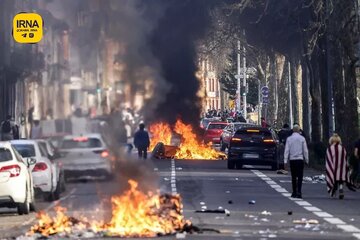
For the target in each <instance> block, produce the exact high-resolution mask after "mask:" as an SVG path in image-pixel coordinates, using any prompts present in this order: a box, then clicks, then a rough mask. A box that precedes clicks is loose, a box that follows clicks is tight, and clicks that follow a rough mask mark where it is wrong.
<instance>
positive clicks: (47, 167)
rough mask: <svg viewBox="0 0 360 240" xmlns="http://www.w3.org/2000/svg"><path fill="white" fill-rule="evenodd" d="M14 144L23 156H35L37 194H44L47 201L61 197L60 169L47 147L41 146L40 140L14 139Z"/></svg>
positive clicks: (32, 168) (34, 171) (33, 173)
mask: <svg viewBox="0 0 360 240" xmlns="http://www.w3.org/2000/svg"><path fill="white" fill-rule="evenodd" d="M11 144H12V146H13V147H14V148H15V149H16V150H17V151H18V152H19V153H20V154H21V156H22V157H23V158H35V159H36V164H35V165H34V166H32V167H31V168H30V169H31V173H32V176H33V179H34V188H35V192H36V193H37V195H39V194H41V195H43V197H44V199H45V200H47V201H54V200H58V199H59V198H60V193H61V189H60V171H59V169H58V167H57V165H56V164H54V163H52V162H51V161H50V159H49V158H48V153H47V151H46V149H44V148H43V147H41V146H40V144H39V142H38V140H12V141H11Z"/></svg>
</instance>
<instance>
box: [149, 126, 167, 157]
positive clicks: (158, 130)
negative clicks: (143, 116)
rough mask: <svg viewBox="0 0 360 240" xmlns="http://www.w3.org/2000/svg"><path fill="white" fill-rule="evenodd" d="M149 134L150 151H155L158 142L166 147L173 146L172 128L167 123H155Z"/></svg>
mask: <svg viewBox="0 0 360 240" xmlns="http://www.w3.org/2000/svg"><path fill="white" fill-rule="evenodd" d="M149 132H150V134H151V142H150V147H149V149H150V151H153V150H154V148H155V146H156V144H157V143H158V142H162V143H163V144H165V145H170V144H171V135H172V133H171V128H170V125H169V124H167V123H162V122H160V123H155V124H152V125H150V127H149Z"/></svg>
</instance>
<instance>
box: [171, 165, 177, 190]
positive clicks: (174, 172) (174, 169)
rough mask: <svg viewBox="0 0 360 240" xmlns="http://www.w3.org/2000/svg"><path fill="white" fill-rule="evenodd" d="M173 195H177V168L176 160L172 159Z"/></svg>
mask: <svg viewBox="0 0 360 240" xmlns="http://www.w3.org/2000/svg"><path fill="white" fill-rule="evenodd" d="M170 184H171V193H172V194H173V195H176V194H177V189H176V168H175V160H174V159H171V181H170Z"/></svg>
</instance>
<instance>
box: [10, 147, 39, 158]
mask: <svg viewBox="0 0 360 240" xmlns="http://www.w3.org/2000/svg"><path fill="white" fill-rule="evenodd" d="M13 146H14V148H15V149H16V151H18V152H19V153H20V155H21V156H22V157H23V158H29V157H35V156H36V154H35V147H34V145H32V144H14V145H13Z"/></svg>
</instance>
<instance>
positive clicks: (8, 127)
mask: <svg viewBox="0 0 360 240" xmlns="http://www.w3.org/2000/svg"><path fill="white" fill-rule="evenodd" d="M11 119H12V117H11V115H8V116H6V119H5V121H3V122H2V123H1V140H2V141H10V140H13V139H14V134H13V133H14V126H15V124H14V122H12V121H11Z"/></svg>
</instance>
